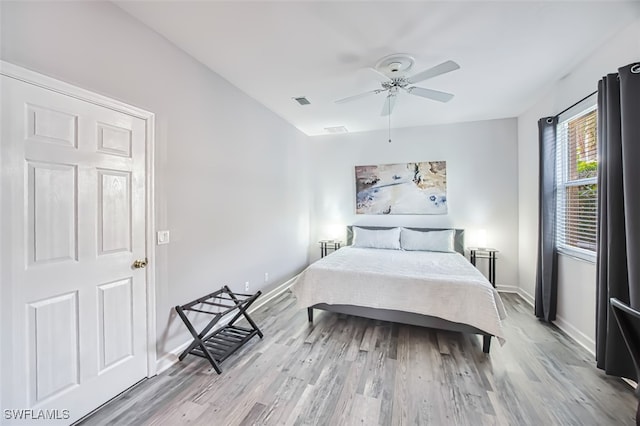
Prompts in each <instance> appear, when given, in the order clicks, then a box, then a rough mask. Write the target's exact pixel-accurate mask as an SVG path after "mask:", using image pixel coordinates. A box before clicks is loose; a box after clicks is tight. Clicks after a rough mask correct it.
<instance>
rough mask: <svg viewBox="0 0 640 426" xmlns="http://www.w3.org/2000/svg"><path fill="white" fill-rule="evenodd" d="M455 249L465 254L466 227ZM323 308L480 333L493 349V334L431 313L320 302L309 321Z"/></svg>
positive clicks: (484, 346) (485, 346)
mask: <svg viewBox="0 0 640 426" xmlns="http://www.w3.org/2000/svg"><path fill="white" fill-rule="evenodd" d="M358 228H364V229H393V228H394V227H392V226H358ZM407 229H412V230H415V231H443V230H445V229H443V228H409V227H407ZM455 231H456V233H455V239H454V249H455V250H456V251H457V252H458V253H460V254H462V255H463V256H464V229H455ZM352 242H353V227H352V226H347V245H351V244H352ZM314 309H321V310H323V311H329V312H335V313H338V314H347V315H354V316H358V317H364V318H369V319H374V320H381V321H390V322H396V323H401V324H410V325H417V326H420V327H428V328H435V329H439V330H448V331H456V332H460V333H470V334H480V335H482V337H483V344H482V351H483V352H484V353H487V354H488V353H489V350H490V349H491V337H492V335H491V334H488V333H486V332H484V331H482V330H479V329H477V328H475V327H472V326H470V325H467V324H460V323H457V322H452V321H447V320H444V319H442V318H438V317H433V316H430V315H421V314H416V313H412V312H403V311H396V310H391V309H376V308H367V307H363V306H355V305H328V304H326V303H318V304H315V305H313V306H309V307H308V308H307V313H308V316H309V322H313V310H314Z"/></svg>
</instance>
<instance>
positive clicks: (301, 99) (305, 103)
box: [293, 96, 311, 105]
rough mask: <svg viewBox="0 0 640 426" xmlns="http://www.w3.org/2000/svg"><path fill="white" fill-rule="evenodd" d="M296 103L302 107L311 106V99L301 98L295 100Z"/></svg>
mask: <svg viewBox="0 0 640 426" xmlns="http://www.w3.org/2000/svg"><path fill="white" fill-rule="evenodd" d="M293 99H294V100H295V101H296V102H298V103H299V104H300V105H309V104H310V103H311V102H309V99H307V98H305V97H304V96H300V97H299V98H293Z"/></svg>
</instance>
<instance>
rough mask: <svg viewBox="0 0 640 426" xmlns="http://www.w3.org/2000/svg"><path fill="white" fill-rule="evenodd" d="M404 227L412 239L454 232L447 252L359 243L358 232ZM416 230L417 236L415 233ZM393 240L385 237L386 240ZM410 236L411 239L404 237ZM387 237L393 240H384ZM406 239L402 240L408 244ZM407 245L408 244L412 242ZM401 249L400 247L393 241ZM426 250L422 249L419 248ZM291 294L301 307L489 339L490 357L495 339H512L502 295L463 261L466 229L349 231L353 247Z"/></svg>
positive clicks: (324, 262) (305, 275)
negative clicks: (508, 336) (504, 323)
mask: <svg viewBox="0 0 640 426" xmlns="http://www.w3.org/2000/svg"><path fill="white" fill-rule="evenodd" d="M396 229H400V230H401V231H402V232H403V233H404V232H405V231H404V230H406V233H407V235H415V236H417V238H422V235H424V236H428V235H436V234H435V233H434V234H431V232H433V231H435V232H436V233H438V232H439V233H440V234H442V233H443V232H442V231H449V232H450V234H447V235H451V239H452V241H451V245H450V248H449V251H448V252H440V251H430V250H421V249H415V247H413V248H411V247H409V250H405V249H402V248H403V247H401V246H398V247H396V246H395V245H394V246H393V248H388V247H386V246H384V244H383V245H382V247H381V246H379V243H377V242H376V243H374V244H373V246H375V247H374V248H372V247H366V244H365V246H363V245H362V244H355V245H352V243H353V240H354V231H358V232H360V233H361V235H364V233H365V231H366V232H367V233H371V234H373V233H377V234H380V235H382V233H379V232H378V231H383V232H384V231H389V230H393V231H392V232H393V233H394V235H395V232H396V231H395V230H396ZM410 232H412V233H413V234H409V233H410ZM385 235H386V234H385ZM403 235H404V234H403ZM385 238H386V237H385ZM404 240H405V239H404V238H403V241H404ZM407 241H409V240H408V239H407ZM394 244H395V242H394ZM418 248H420V247H418ZM292 291H293V293H294V294H295V296H296V298H297V304H298V306H299V307H301V308H307V309H308V316H309V321H310V322H312V321H313V310H314V309H322V310H326V311H331V312H336V313H342V314H348V315H355V316H360V317H365V318H371V319H376V320H383V321H391V322H397V323H403V324H412V325H418V326H423V327H429V328H436V329H442V330H450V331H456V332H462V333H472V334H479V335H481V336H483V351H484V352H485V353H489V350H490V345H491V337H496V338H497V339H498V341H499V342H500V344H503V343H504V341H505V335H504V331H503V326H502V320H503V319H505V318H506V313H505V309H504V305H503V304H502V300H501V299H500V296H499V294H498V292H497V291H496V289H495V288H494V287H493V286H492V285H491V284H490V283H489V281H488V280H487V279H486V278H485V277H484V275H482V274H481V273H480V272H479V271H478V270H477V269H476V268H475V267H474V266H473V265H471V263H470V262H469V261H468V260H467V259H466V258H465V257H464V231H463V230H461V229H456V230H443V229H434V228H392V227H371V226H362V227H357V228H356V229H355V230H354V227H351V226H349V227H348V228H347V244H346V246H345V247H343V248H341V249H340V250H337V251H335V252H333V253H331V254H330V255H328V256H326V257H324V258H322V259H320V260H318V261H317V262H315V263H313V264H311V265H310V266H309V267H307V268H306V269H305V270H304V271H303V272H302V273H301V274H300V276H298V278H297V279H296V281H295V282H294V284H293V285H292Z"/></svg>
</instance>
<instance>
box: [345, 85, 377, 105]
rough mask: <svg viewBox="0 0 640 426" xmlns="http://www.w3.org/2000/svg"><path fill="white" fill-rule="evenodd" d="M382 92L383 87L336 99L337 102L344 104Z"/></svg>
mask: <svg viewBox="0 0 640 426" xmlns="http://www.w3.org/2000/svg"><path fill="white" fill-rule="evenodd" d="M380 92H382V89H376V90H370V91H368V92H365V93H360V94H359V95H353V96H349V97H347V98H343V99H338V100H337V101H335V103H337V104H343V103H345V102H351V101H355V100H356V99H360V98H364V97H367V96H369V95H377V94H378V93H380Z"/></svg>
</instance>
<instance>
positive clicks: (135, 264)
mask: <svg viewBox="0 0 640 426" xmlns="http://www.w3.org/2000/svg"><path fill="white" fill-rule="evenodd" d="M133 267H134V268H135V269H142V268H146V267H147V259H146V258H145V259H144V260H136V261H135V262H133Z"/></svg>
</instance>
